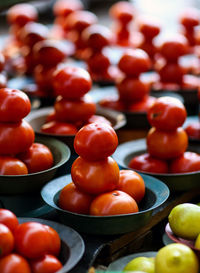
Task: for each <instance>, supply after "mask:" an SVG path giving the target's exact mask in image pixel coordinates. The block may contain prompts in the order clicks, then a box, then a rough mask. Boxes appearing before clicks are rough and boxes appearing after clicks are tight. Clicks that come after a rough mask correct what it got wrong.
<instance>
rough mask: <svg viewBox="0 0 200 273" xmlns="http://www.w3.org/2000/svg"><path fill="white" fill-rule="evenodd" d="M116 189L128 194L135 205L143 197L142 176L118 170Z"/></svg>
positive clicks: (130, 171) (133, 172)
mask: <svg viewBox="0 0 200 273" xmlns="http://www.w3.org/2000/svg"><path fill="white" fill-rule="evenodd" d="M117 189H118V190H120V191H123V192H126V193H128V194H129V195H130V196H131V197H133V199H134V200H135V201H136V202H137V203H139V202H140V201H141V200H142V198H143V197H144V195H145V183H144V180H143V178H142V176H141V175H140V174H138V173H136V172H135V171H132V170H120V172H119V184H118V186H117Z"/></svg>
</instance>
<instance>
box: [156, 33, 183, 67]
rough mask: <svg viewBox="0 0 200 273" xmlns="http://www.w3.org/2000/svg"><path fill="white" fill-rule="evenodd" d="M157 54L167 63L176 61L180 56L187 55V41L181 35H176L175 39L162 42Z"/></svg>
mask: <svg viewBox="0 0 200 273" xmlns="http://www.w3.org/2000/svg"><path fill="white" fill-rule="evenodd" d="M159 52H160V53H161V55H163V57H164V58H166V59H167V60H168V61H173V62H174V61H177V59H178V58H179V57H180V56H182V55H185V54H187V53H188V43H187V39H186V38H185V37H184V36H183V35H181V34H176V36H175V37H172V38H170V39H169V38H168V39H167V40H166V41H163V42H162V44H161V45H160V46H159Z"/></svg>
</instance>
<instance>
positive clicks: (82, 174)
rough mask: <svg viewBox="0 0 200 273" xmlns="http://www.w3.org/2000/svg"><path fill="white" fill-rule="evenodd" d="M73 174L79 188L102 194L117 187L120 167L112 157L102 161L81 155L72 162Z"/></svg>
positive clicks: (87, 191)
mask: <svg viewBox="0 0 200 273" xmlns="http://www.w3.org/2000/svg"><path fill="white" fill-rule="evenodd" d="M71 176H72V181H73V182H74V184H75V185H76V186H77V188H78V189H79V190H81V191H83V192H86V193H89V194H100V193H102V192H106V191H111V190H114V189H116V187H117V184H118V182H119V167H118V165H117V163H116V161H114V160H113V159H112V158H111V157H107V158H106V159H104V160H100V161H87V160H85V159H83V158H82V157H80V156H79V157H78V158H77V159H76V160H75V161H74V162H73V164H72V168H71Z"/></svg>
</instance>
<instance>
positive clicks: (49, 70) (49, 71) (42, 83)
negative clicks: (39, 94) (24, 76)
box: [33, 64, 56, 96]
mask: <svg viewBox="0 0 200 273" xmlns="http://www.w3.org/2000/svg"><path fill="white" fill-rule="evenodd" d="M55 70H56V68H55V67H46V66H43V65H41V64H38V65H36V67H35V68H34V73H33V74H34V79H35V82H36V84H37V85H38V87H39V88H40V89H42V90H45V91H48V92H50V93H52V94H51V95H52V96H54V94H53V93H54V92H53V73H54V72H55Z"/></svg>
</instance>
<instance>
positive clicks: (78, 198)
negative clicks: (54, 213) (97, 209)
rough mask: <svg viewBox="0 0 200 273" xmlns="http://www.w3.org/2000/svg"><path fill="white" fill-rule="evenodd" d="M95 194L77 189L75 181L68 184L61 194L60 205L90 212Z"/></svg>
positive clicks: (73, 209)
mask: <svg viewBox="0 0 200 273" xmlns="http://www.w3.org/2000/svg"><path fill="white" fill-rule="evenodd" d="M93 198H94V197H93V196H91V195H90V194H87V193H84V192H82V191H80V190H78V189H77V187H76V186H75V185H74V183H70V184H68V185H66V186H65V187H64V188H63V189H62V190H61V192H60V195H59V201H58V203H59V207H60V208H61V209H64V210H68V211H71V212H75V213H80V214H89V210H90V204H91V202H92V200H93Z"/></svg>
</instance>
